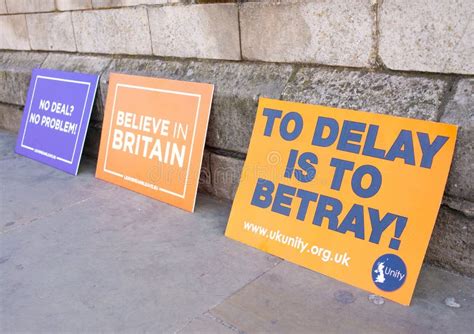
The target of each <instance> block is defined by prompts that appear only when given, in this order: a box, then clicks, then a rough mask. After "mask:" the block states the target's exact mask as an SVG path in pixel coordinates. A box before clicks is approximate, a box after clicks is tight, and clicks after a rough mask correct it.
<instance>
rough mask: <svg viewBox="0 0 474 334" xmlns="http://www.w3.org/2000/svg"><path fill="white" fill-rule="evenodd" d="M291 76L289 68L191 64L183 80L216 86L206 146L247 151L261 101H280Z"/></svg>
mask: <svg viewBox="0 0 474 334" xmlns="http://www.w3.org/2000/svg"><path fill="white" fill-rule="evenodd" d="M291 73H292V67H291V66H289V65H275V64H252V63H231V62H220V63H210V62H192V63H191V64H190V65H189V67H188V68H187V71H186V74H185V76H184V77H183V79H184V80H189V81H198V82H208V83H213V84H214V97H213V102H212V109H211V116H210V120H209V128H208V133H207V141H206V144H207V145H208V146H211V147H215V148H220V149H226V150H231V151H236V152H241V153H245V152H247V148H248V144H249V141H250V135H251V133H252V129H253V123H254V120H255V114H256V112H257V104H258V98H259V97H260V96H262V97H270V98H279V97H280V95H281V92H282V91H283V88H284V86H285V84H286V83H287V81H288V79H289V77H290V75H291Z"/></svg>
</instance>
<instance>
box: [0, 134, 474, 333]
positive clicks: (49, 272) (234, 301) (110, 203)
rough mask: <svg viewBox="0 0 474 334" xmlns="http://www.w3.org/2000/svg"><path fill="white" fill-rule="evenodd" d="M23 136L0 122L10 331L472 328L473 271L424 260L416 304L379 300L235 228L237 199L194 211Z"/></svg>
mask: <svg viewBox="0 0 474 334" xmlns="http://www.w3.org/2000/svg"><path fill="white" fill-rule="evenodd" d="M14 145H15V136H14V135H13V134H11V133H8V132H5V131H0V183H1V184H2V191H1V192H0V232H1V233H0V270H1V272H2V274H1V275H0V285H1V287H2V288H1V289H0V317H1V319H2V321H0V331H1V332H4V333H9V332H48V333H51V332H134V333H135V332H159V333H162V332H165V333H169V332H173V333H220V332H222V333H230V332H234V333H236V332H239V333H244V332H247V333H260V332H272V333H273V332H275V333H315V332H322V333H334V332H338V333H344V332H351V333H371V332H377V333H379V332H380V333H468V332H470V329H471V327H472V309H473V307H474V281H473V280H472V279H470V278H467V277H461V276H457V275H455V274H452V273H449V272H446V271H444V270H441V269H437V268H434V267H431V266H429V265H425V266H424V269H423V270H422V273H421V275H420V278H419V282H418V285H417V288H416V290H415V295H414V298H413V301H412V305H411V306H410V307H409V308H408V307H404V306H400V305H398V304H395V303H392V302H390V301H385V303H384V304H383V305H375V304H374V303H373V302H372V301H371V300H370V299H369V293H367V292H364V291H362V290H360V289H357V288H353V287H351V286H348V285H346V284H343V283H340V282H338V281H336V280H333V279H330V278H328V277H326V276H323V275H320V274H318V273H315V272H312V271H310V270H306V269H304V268H301V267H298V266H296V265H293V264H290V263H287V262H282V261H280V260H279V259H277V258H275V257H272V256H270V255H267V254H265V253H263V252H260V251H257V250H255V249H253V248H251V247H247V246H245V245H242V244H240V243H238V242H234V241H232V240H229V239H227V238H225V237H224V235H223V234H224V229H225V225H226V222H227V219H228V214H229V206H230V205H229V203H225V202H220V201H217V200H214V199H211V198H210V197H206V196H198V199H197V200H198V202H197V205H196V212H195V213H194V214H190V213H187V212H184V211H182V210H179V209H177V208H174V207H171V206H169V205H166V204H164V203H160V202H158V201H155V200H152V199H150V198H147V197H145V196H141V195H139V194H136V193H133V192H131V191H128V190H126V189H122V188H120V187H116V186H114V185H111V184H108V183H106V182H103V181H101V180H97V179H95V178H94V170H95V163H94V162H93V161H91V160H87V159H85V160H83V162H82V164H81V168H80V171H79V175H78V176H71V175H68V174H65V173H63V172H61V171H58V170H55V169H53V168H51V167H49V166H46V165H42V164H40V163H37V162H35V161H33V160H30V159H27V158H24V157H22V156H19V155H16V154H15V153H14V152H13V148H14ZM52 190H54V191H52ZM465 234H466V236H469V234H468V233H465ZM440 235H441V234H440ZM444 251H445V252H446V251H450V249H449V248H445V249H444ZM471 259H472V256H471ZM471 261H472V260H471ZM341 296H344V298H341ZM447 298H450V300H451V299H453V303H448V304H450V305H456V303H457V304H459V305H460V307H459V308H451V307H449V306H448V305H447V304H446V303H445V302H444V301H445V300H446V299H447Z"/></svg>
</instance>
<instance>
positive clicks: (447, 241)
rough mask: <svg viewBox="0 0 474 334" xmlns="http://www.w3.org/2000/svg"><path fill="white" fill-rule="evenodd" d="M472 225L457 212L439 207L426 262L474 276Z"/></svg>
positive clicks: (470, 220) (465, 217)
mask: <svg viewBox="0 0 474 334" xmlns="http://www.w3.org/2000/svg"><path fill="white" fill-rule="evenodd" d="M473 227H474V224H473V219H472V217H471V218H469V217H467V216H465V215H463V214H461V213H459V212H458V211H455V210H452V209H450V208H448V207H446V206H444V205H443V206H441V209H440V212H439V215H438V219H437V222H436V225H435V228H434V230H433V235H432V236H431V241H430V244H429V247H428V251H427V253H426V260H427V261H428V262H431V263H433V264H436V265H438V266H441V267H444V268H446V269H449V270H453V271H456V272H458V273H461V274H464V275H467V276H470V277H473V276H474V238H472V234H473V233H474V230H473Z"/></svg>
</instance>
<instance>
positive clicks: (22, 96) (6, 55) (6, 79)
mask: <svg viewBox="0 0 474 334" xmlns="http://www.w3.org/2000/svg"><path fill="white" fill-rule="evenodd" d="M45 58H46V54H42V53H35V52H0V102H5V103H11V104H18V105H24V104H25V101H26V93H27V91H28V86H29V84H30V79H31V71H32V70H33V69H34V68H37V67H40V66H41V64H42V63H43V61H44V59H45Z"/></svg>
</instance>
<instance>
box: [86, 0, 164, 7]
mask: <svg viewBox="0 0 474 334" xmlns="http://www.w3.org/2000/svg"><path fill="white" fill-rule="evenodd" d="M168 2H172V1H169V0H92V6H93V7H94V8H112V7H126V6H137V5H158V4H163V3H168Z"/></svg>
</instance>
